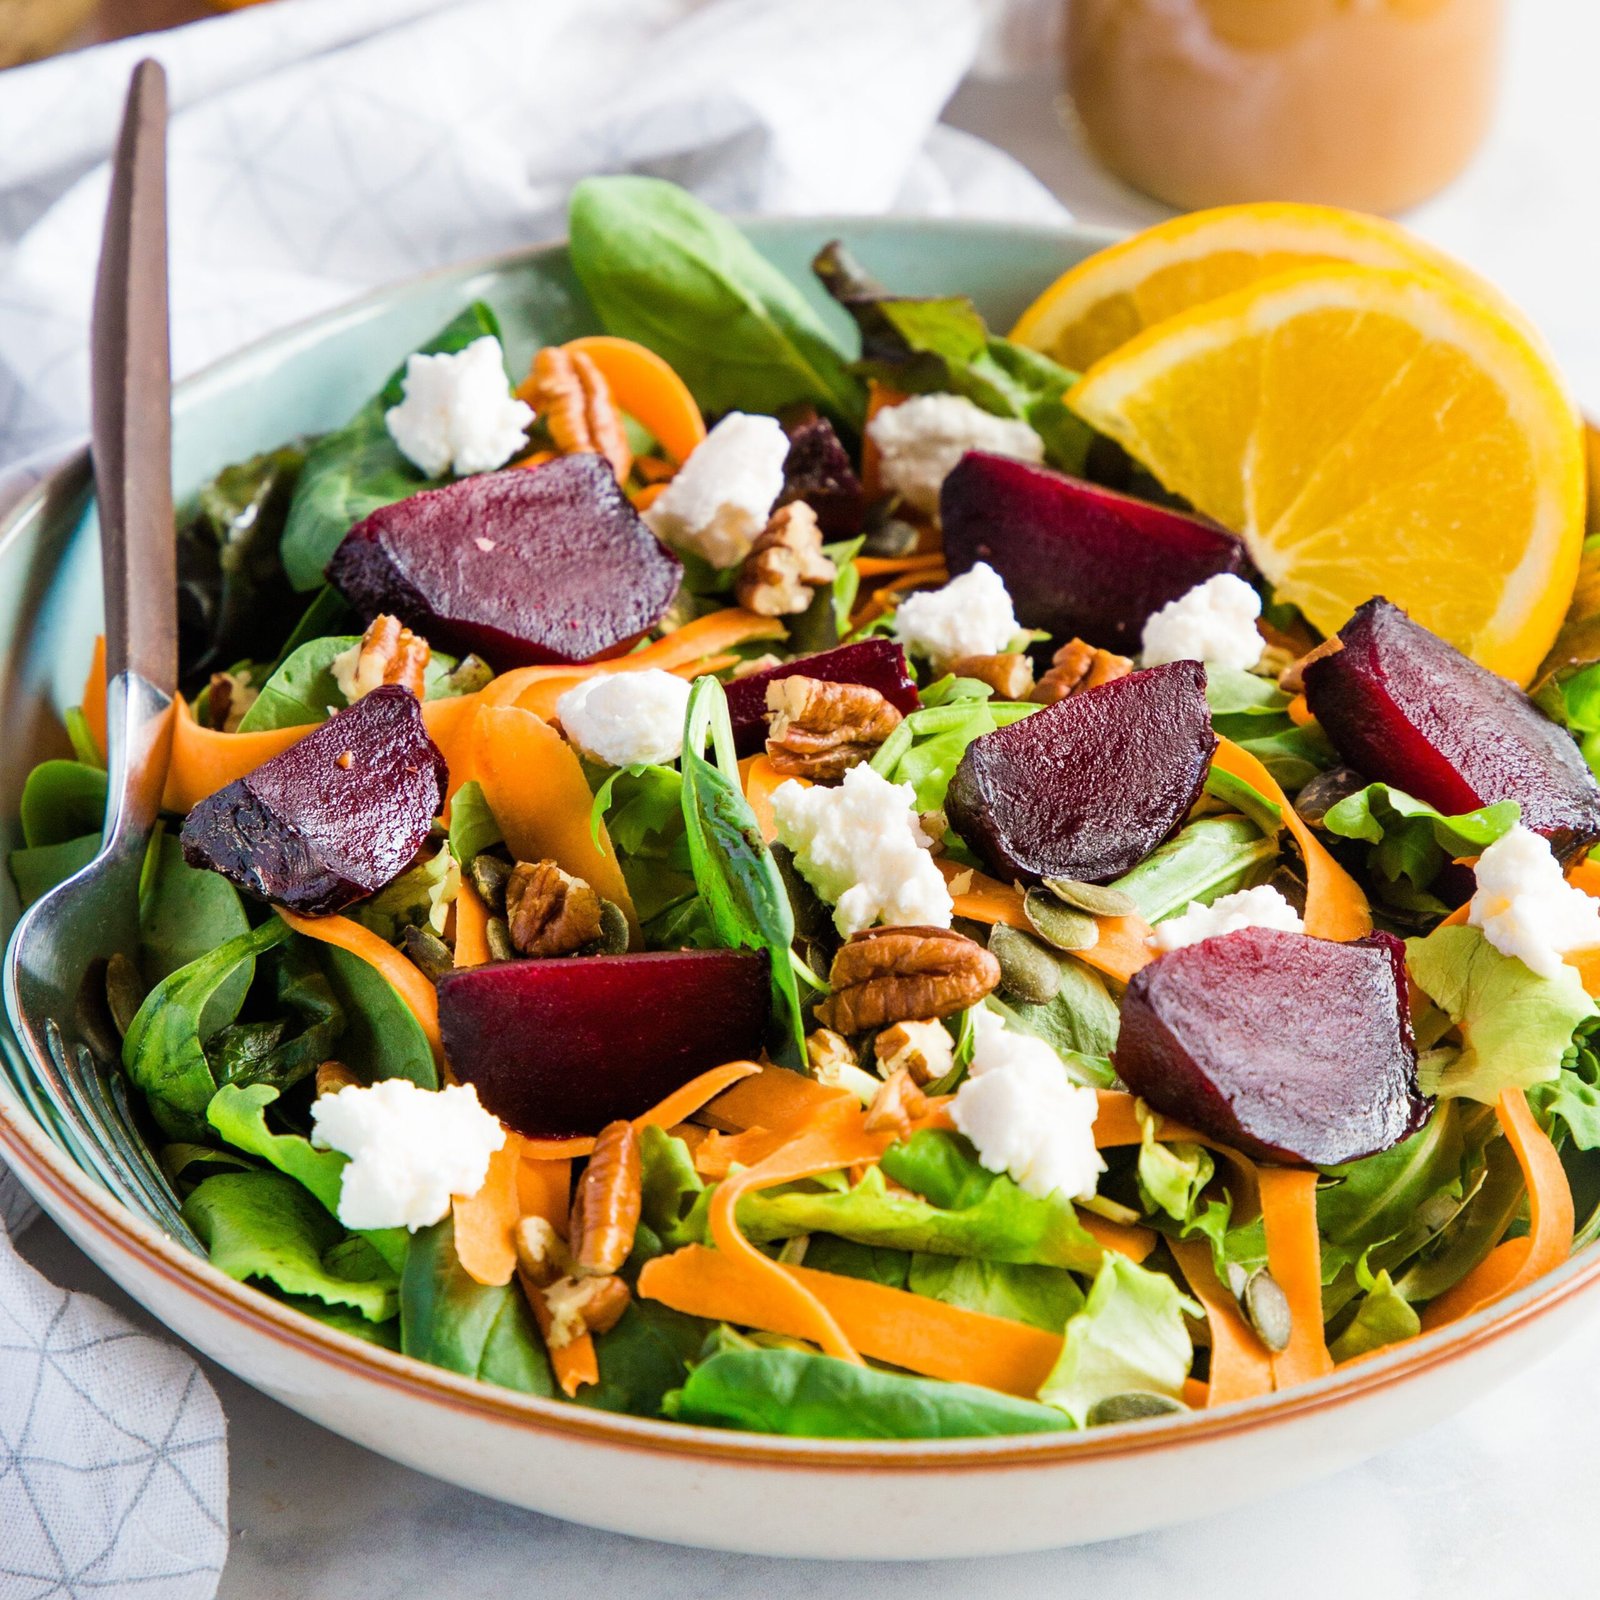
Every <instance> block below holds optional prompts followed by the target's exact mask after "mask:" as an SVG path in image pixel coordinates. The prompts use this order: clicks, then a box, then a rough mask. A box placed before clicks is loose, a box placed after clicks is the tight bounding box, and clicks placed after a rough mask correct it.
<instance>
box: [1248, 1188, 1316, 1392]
mask: <svg viewBox="0 0 1600 1600" xmlns="http://www.w3.org/2000/svg"><path fill="white" fill-rule="evenodd" d="M1258 1181H1259V1183H1260V1186H1261V1216H1262V1220H1263V1221H1264V1222H1265V1223H1266V1231H1267V1267H1268V1270H1269V1271H1270V1272H1271V1273H1272V1276H1273V1277H1274V1278H1276V1279H1277V1280H1278V1287H1279V1288H1280V1289H1282V1290H1283V1292H1284V1294H1285V1296H1287V1298H1288V1301H1289V1312H1290V1317H1291V1324H1290V1327H1291V1331H1290V1334H1289V1345H1288V1348H1287V1349H1285V1350H1280V1351H1279V1352H1277V1354H1275V1355H1274V1356H1273V1357H1272V1381H1273V1387H1274V1388H1278V1389H1288V1388H1292V1387H1293V1386H1294V1385H1295V1384H1298V1383H1309V1382H1311V1380H1312V1379H1313V1378H1320V1377H1322V1376H1323V1375H1324V1374H1325V1373H1329V1372H1332V1371H1333V1357H1332V1356H1330V1355H1329V1354H1328V1343H1327V1340H1326V1338H1325V1337H1324V1336H1323V1328H1322V1240H1321V1238H1320V1236H1319V1235H1318V1233H1317V1175H1316V1173H1315V1172H1310V1171H1302V1170H1301V1169H1299V1168H1297V1167H1262V1168H1261V1169H1260V1172H1259V1176H1258Z"/></svg>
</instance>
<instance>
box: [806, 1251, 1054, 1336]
mask: <svg viewBox="0 0 1600 1600" xmlns="http://www.w3.org/2000/svg"><path fill="white" fill-rule="evenodd" d="M816 1264H817V1263H814V1262H813V1261H812V1259H811V1252H810V1251H809V1250H808V1251H807V1252H806V1265H807V1266H812V1265H816ZM906 1287H907V1288H908V1289H910V1290H911V1292H912V1293H913V1294H925V1295H927V1296H928V1297H929V1298H930V1299H933V1300H943V1301H944V1302H945V1303H946V1304H948V1305H952V1306H963V1307H965V1309H966V1310H968V1311H982V1312H984V1313H986V1314H987V1315H989V1316H991V1317H1009V1318H1010V1319H1011V1320H1012V1321H1013V1322H1026V1323H1028V1324H1029V1325H1030V1326H1032V1327H1035V1328H1044V1329H1045V1330H1046V1331H1047V1332H1050V1333H1060V1332H1061V1330H1062V1329H1063V1328H1064V1327H1065V1326H1066V1324H1067V1318H1068V1317H1071V1316H1074V1315H1076V1313H1077V1312H1079V1311H1080V1310H1082V1309H1083V1290H1082V1289H1080V1288H1079V1287H1078V1282H1077V1279H1075V1278H1074V1277H1073V1276H1072V1274H1071V1273H1070V1272H1068V1271H1066V1270H1065V1269H1064V1268H1062V1267H1039V1266H1027V1265H1022V1264H1019V1263H1017V1262H1011V1261H984V1260H981V1259H979V1258H977V1257H974V1256H936V1255H926V1254H918V1255H914V1256H912V1258H911V1271H910V1275H909V1276H908V1278H907V1280H906Z"/></svg>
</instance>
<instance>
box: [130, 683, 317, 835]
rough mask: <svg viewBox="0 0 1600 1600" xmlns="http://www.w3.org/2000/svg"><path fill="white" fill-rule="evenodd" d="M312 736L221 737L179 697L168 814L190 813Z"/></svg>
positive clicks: (275, 731)
mask: <svg viewBox="0 0 1600 1600" xmlns="http://www.w3.org/2000/svg"><path fill="white" fill-rule="evenodd" d="M310 732H311V727H310V725H308V726H306V727H302V728H272V729H270V730H268V731H265V732H262V733H219V732H217V731H216V729H214V728H202V727H201V726H200V724H199V723H198V722H196V721H195V717H194V712H193V711H191V710H190V709H189V703H188V701H187V700H185V699H183V698H182V696H179V699H178V706H177V715H176V716H175V717H174V718H173V722H172V759H171V761H170V762H169V763H168V764H167V786H166V793H165V794H164V795H163V796H162V799H161V806H162V809H163V810H165V811H177V812H188V811H190V810H192V809H193V808H194V807H195V806H197V805H199V804H200V802H201V801H202V800H204V799H205V798H206V796H207V795H213V794H215V793H216V792H217V790H218V789H221V788H223V787H225V786H226V785H227V784H230V783H232V782H233V780H234V779H235V778H242V777H243V776H244V775H245V774H246V773H247V772H254V771H255V770H256V768H257V767H259V766H260V765H261V763H262V762H263V761H269V760H271V759H272V757H273V756H275V755H280V754H281V753H282V752H283V751H285V750H287V749H288V748H289V746H290V745H293V744H298V743H299V742H300V741H301V740H302V739H303V738H305V736H306V735H307V734H308V733H310Z"/></svg>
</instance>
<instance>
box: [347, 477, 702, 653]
mask: <svg viewBox="0 0 1600 1600" xmlns="http://www.w3.org/2000/svg"><path fill="white" fill-rule="evenodd" d="M682 575H683V568H682V565H681V564H680V562H679V561H678V558H677V557H676V556H675V555H672V554H671V553H670V552H669V551H667V550H666V549H665V548H663V546H662V545H661V544H660V543H659V542H658V541H657V540H656V538H655V536H654V535H653V534H652V533H651V532H650V530H649V529H648V528H647V527H645V525H644V523H643V522H642V521H641V520H640V518H639V514H638V513H637V512H636V511H635V510H634V509H633V506H632V505H631V504H630V503H629V501H628V497H627V496H626V495H625V494H624V493H623V492H622V490H621V489H620V488H619V487H618V486H617V480H616V478H615V476H614V475H613V474H612V471H611V468H610V467H609V466H607V465H606V463H605V461H604V460H603V459H602V458H601V457H599V456H595V455H571V456H561V457H559V458H558V459H556V460H555V461H550V462H547V463H546V464H545V465H544V466H542V467H535V468H533V469H531V470H527V469H521V468H512V469H511V470H509V471H506V472H485V473H482V474H480V475H479V476H477V477H474V478H463V479H461V480H460V481H459V482H458V483H452V484H447V485H446V486H445V487H444V488H443V489H430V490H428V491H426V492H425V493H423V494H414V495H412V496H411V498H410V499H409V500H397V501H395V503H394V504H393V505H389V506H384V507H382V508H381V509H380V510H377V511H374V512H373V513H372V515H371V516H370V517H368V518H367V519H366V520H365V521H364V522H358V523H357V524H356V525H355V527H353V528H352V529H351V530H350V531H349V533H347V534H346V535H345V537H344V542H343V543H342V544H341V545H340V546H339V548H338V549H337V550H336V551H334V553H333V560H332V561H330V562H329V563H328V578H329V581H330V582H332V583H333V584H334V586H335V587H336V588H337V589H339V591H340V592H341V593H342V594H343V595H344V597H345V598H346V599H347V600H348V601H349V602H350V604H351V605H352V606H354V607H355V609H356V610H357V611H358V612H359V613H360V614H361V616H362V617H363V618H365V619H366V620H367V621H371V620H372V618H373V617H375V616H378V615H379V614H380V613H382V612H390V613H392V614H393V615H395V616H397V617H399V618H400V620H401V621H402V622H404V623H405V624H406V625H407V626H408V627H411V628H414V629H416V630H417V632H418V633H421V634H424V635H425V636H426V637H427V639H428V642H429V643H430V644H433V645H436V646H438V647H439V648H440V649H448V650H454V651H456V652H457V653H459V654H463V655H464V654H466V653H467V652H469V651H475V652H476V653H477V654H478V655H480V656H483V657H484V658H485V659H486V660H487V661H489V662H490V663H491V664H492V665H494V666H496V667H499V668H502V669H504V668H506V667H520V666H536V665H539V664H540V663H543V662H560V661H589V660H592V659H593V658H594V657H596V656H604V655H612V654H615V653H616V652H618V651H619V650H623V649H626V648H627V647H628V646H629V645H630V644H632V643H633V642H634V640H636V639H638V638H639V637H640V636H641V635H642V634H644V633H645V632H647V631H648V630H649V629H650V628H651V627H653V626H654V624H655V623H657V622H658V621H660V619H661V615H662V613H663V612H664V611H665V610H666V609H667V606H668V605H669V604H670V603H671V601H672V597H673V595H674V594H676V593H677V590H678V581H679V579H680V578H681V577H682Z"/></svg>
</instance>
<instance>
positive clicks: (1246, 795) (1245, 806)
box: [1205, 766, 1283, 838]
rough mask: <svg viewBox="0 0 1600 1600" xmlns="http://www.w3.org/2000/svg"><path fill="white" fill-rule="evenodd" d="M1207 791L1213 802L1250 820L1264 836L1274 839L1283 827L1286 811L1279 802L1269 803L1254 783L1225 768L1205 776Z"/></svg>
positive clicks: (1213, 769)
mask: <svg viewBox="0 0 1600 1600" xmlns="http://www.w3.org/2000/svg"><path fill="white" fill-rule="evenodd" d="M1205 789H1206V793H1207V794H1208V795H1210V796H1211V798H1212V799H1213V800H1220V801H1221V802H1222V804H1223V805H1225V806H1227V807H1228V808H1229V809H1230V810H1233V811H1237V812H1239V813H1240V814H1241V815H1242V816H1245V817H1247V818H1249V820H1250V821H1251V822H1253V823H1254V824H1255V825H1256V827H1258V828H1259V829H1260V830H1261V831H1262V833H1264V834H1267V835H1269V836H1271V837H1274V838H1275V837H1276V836H1277V834H1278V831H1279V830H1280V829H1281V828H1282V827H1283V807H1282V806H1280V805H1279V804H1278V802H1277V801H1276V800H1269V799H1268V798H1267V797H1266V796H1265V795H1264V794H1262V792H1261V791H1260V790H1259V789H1258V788H1256V786H1255V785H1254V784H1253V783H1247V782H1246V781H1245V780H1244V779H1243V778H1241V777H1238V776H1236V775H1235V774H1234V773H1231V772H1228V771H1225V770H1224V769H1223V768H1222V767H1216V766H1214V767H1212V769H1211V770H1210V771H1209V772H1208V773H1207V774H1206V784H1205Z"/></svg>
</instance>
